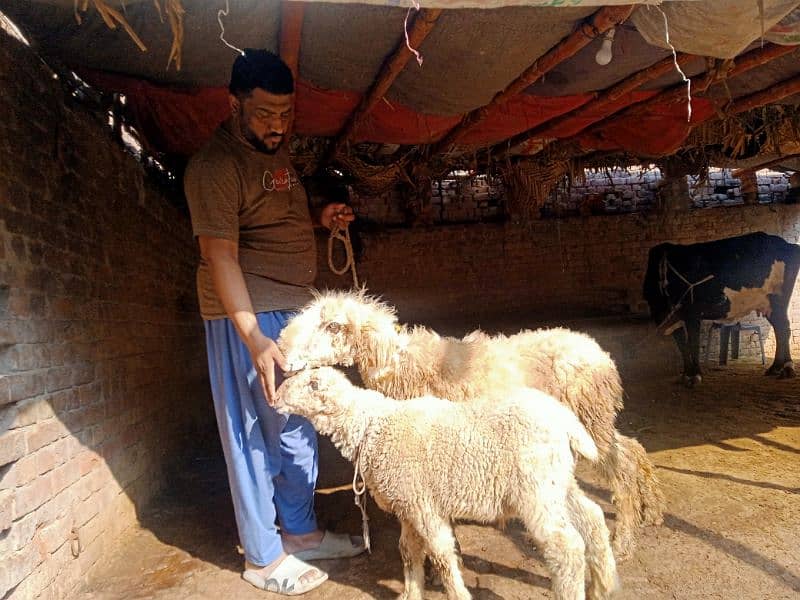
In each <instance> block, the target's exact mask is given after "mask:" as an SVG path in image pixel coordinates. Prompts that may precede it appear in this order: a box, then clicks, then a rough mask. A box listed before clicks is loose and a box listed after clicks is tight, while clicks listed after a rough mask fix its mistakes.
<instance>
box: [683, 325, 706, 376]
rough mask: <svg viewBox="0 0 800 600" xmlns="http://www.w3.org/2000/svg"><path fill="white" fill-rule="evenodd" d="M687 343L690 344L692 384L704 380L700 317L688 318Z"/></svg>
mask: <svg viewBox="0 0 800 600" xmlns="http://www.w3.org/2000/svg"><path fill="white" fill-rule="evenodd" d="M686 334H687V338H688V339H687V345H688V346H689V357H690V360H691V363H692V370H691V373H689V377H690V381H689V382H688V384H689V385H690V386H693V385H696V384H698V383H700V382H701V381H702V379H703V378H702V374H701V373H700V319H686Z"/></svg>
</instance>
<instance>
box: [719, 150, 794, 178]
mask: <svg viewBox="0 0 800 600" xmlns="http://www.w3.org/2000/svg"><path fill="white" fill-rule="evenodd" d="M795 158H800V153H797V154H787V155H786V156H781V157H780V158H774V159H772V160H768V161H767V162H763V163H761V164H758V165H754V166H752V167H742V168H741V169H734V170H733V171H731V176H732V177H736V178H737V179H738V178H740V177H741V176H742V175H744V174H746V173H755V172H756V171H760V170H761V169H768V168H769V167H774V166H775V165H779V164H781V163H782V162H785V161H787V160H794V159H795Z"/></svg>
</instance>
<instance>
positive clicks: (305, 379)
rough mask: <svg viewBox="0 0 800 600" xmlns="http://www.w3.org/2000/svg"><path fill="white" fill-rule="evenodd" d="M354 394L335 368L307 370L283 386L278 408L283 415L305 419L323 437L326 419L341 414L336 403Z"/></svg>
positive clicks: (278, 398) (341, 374)
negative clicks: (292, 415)
mask: <svg viewBox="0 0 800 600" xmlns="http://www.w3.org/2000/svg"><path fill="white" fill-rule="evenodd" d="M352 391H353V384H352V383H350V380H349V379H347V376H346V375H345V374H344V373H342V372H341V371H338V370H336V369H334V368H333V367H320V368H318V369H305V370H303V371H300V372H299V373H297V374H296V375H294V376H293V377H289V378H287V379H286V380H285V381H284V382H283V383H282V384H281V385H280V387H279V388H278V391H277V400H276V404H275V408H276V409H277V410H278V411H279V412H281V413H284V414H287V413H288V414H296V415H300V416H302V417H306V418H307V419H309V420H311V422H312V423H313V424H314V425H315V427H317V429H318V431H320V433H326V431H324V429H325V422H326V417H329V416H331V415H333V414H335V413H337V412H338V411H339V410H340V408H339V405H338V403H337V399H338V398H347V396H348V394H352ZM320 426H322V427H320Z"/></svg>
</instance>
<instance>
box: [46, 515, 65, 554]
mask: <svg viewBox="0 0 800 600" xmlns="http://www.w3.org/2000/svg"><path fill="white" fill-rule="evenodd" d="M71 531H72V520H71V519H69V518H66V517H64V518H61V519H58V520H56V521H55V522H54V523H50V524H49V525H47V526H45V527H43V528H42V529H41V530H40V531H39V533H38V535H39V538H40V540H41V542H42V544H43V545H44V549H45V551H46V552H47V553H48V554H52V553H53V552H55V551H56V550H58V549H59V548H60V547H61V546H62V545H63V544H64V543H65V542H66V541H68V540H69V539H70V532H71Z"/></svg>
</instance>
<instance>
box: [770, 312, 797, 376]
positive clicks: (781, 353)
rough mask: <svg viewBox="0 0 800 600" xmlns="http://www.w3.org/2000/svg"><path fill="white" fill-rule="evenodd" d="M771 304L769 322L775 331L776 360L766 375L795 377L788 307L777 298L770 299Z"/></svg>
mask: <svg viewBox="0 0 800 600" xmlns="http://www.w3.org/2000/svg"><path fill="white" fill-rule="evenodd" d="M769 303H770V308H771V309H772V311H771V313H770V315H769V316H768V317H767V320H768V321H769V323H770V325H772V328H773V329H774V330H775V360H774V361H773V362H772V366H771V367H770V368H769V369H767V372H766V373H765V374H766V375H777V376H778V377H794V375H795V373H794V365H793V364H792V354H791V351H790V348H789V337H790V336H791V329H790V328H789V316H788V314H787V313H788V310H787V306H786V304H785V303H784V302H783V299H782V298H777V297H775V296H770V297H769Z"/></svg>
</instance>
